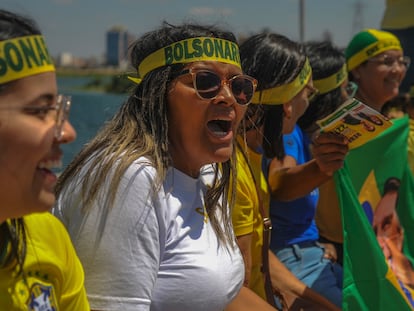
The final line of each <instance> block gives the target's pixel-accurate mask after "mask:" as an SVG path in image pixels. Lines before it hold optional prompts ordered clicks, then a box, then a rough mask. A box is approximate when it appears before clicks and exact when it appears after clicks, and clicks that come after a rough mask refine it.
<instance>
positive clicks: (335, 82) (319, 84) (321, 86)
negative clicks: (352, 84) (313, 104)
mask: <svg viewBox="0 0 414 311" xmlns="http://www.w3.org/2000/svg"><path fill="white" fill-rule="evenodd" d="M347 78H348V71H347V70H346V64H344V65H343V66H342V67H341V69H339V71H338V72H335V73H334V74H333V75H330V76H329V77H326V78H323V79H319V80H313V86H314V87H315V88H317V89H318V91H319V94H325V93H328V92H330V91H332V90H334V89H336V88H337V87H339V86H340V85H341V84H342V83H344V81H345V80H346V79H347Z"/></svg>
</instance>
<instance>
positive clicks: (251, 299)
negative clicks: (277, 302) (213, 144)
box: [225, 286, 276, 311]
mask: <svg viewBox="0 0 414 311" xmlns="http://www.w3.org/2000/svg"><path fill="white" fill-rule="evenodd" d="M225 310H226V311H252V310H260V311H276V309H275V308H273V307H272V306H271V305H269V304H268V303H267V302H266V301H264V300H263V299H262V298H261V297H259V296H258V295H257V294H256V293H254V292H253V291H252V290H251V289H249V288H248V287H246V286H243V287H242V288H241V289H240V291H239V293H238V294H237V296H236V298H234V299H233V301H232V302H231V303H230V304H229V305H227V307H226V309H225Z"/></svg>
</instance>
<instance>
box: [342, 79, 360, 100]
mask: <svg viewBox="0 0 414 311" xmlns="http://www.w3.org/2000/svg"><path fill="white" fill-rule="evenodd" d="M357 91H358V85H357V84H356V83H355V82H352V81H348V84H347V85H346V86H345V92H346V95H347V96H348V98H354V97H355V94H356V92H357Z"/></svg>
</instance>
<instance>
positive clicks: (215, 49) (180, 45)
mask: <svg viewBox="0 0 414 311" xmlns="http://www.w3.org/2000/svg"><path fill="white" fill-rule="evenodd" d="M197 61H218V62H222V63H227V64H231V65H236V66H237V67H239V68H241V64H240V54H239V47H238V45H237V43H235V42H232V41H228V40H224V39H220V38H213V37H197V38H190V39H185V40H181V41H178V42H174V43H173V44H170V45H168V46H166V47H163V48H162V49H159V50H157V51H155V52H154V53H152V54H150V55H148V56H147V57H146V58H145V59H144V60H143V61H142V62H141V64H140V65H139V66H138V78H132V77H130V79H131V80H133V81H134V82H136V83H140V82H141V81H142V79H143V78H144V77H145V75H146V74H147V73H149V72H150V71H152V70H154V69H156V68H159V67H163V66H167V65H172V64H186V63H192V62H197Z"/></svg>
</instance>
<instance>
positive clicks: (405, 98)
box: [381, 93, 412, 116]
mask: <svg viewBox="0 0 414 311" xmlns="http://www.w3.org/2000/svg"><path fill="white" fill-rule="evenodd" d="M411 101H412V100H411V98H410V96H409V94H407V93H400V94H398V95H397V96H396V97H394V98H392V99H390V100H388V101H386V102H385V104H384V105H383V106H382V107H381V113H382V114H383V115H386V116H387V115H388V114H389V113H390V112H391V110H393V109H394V110H398V111H401V112H403V113H407V107H408V106H409V105H410V102H411Z"/></svg>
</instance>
